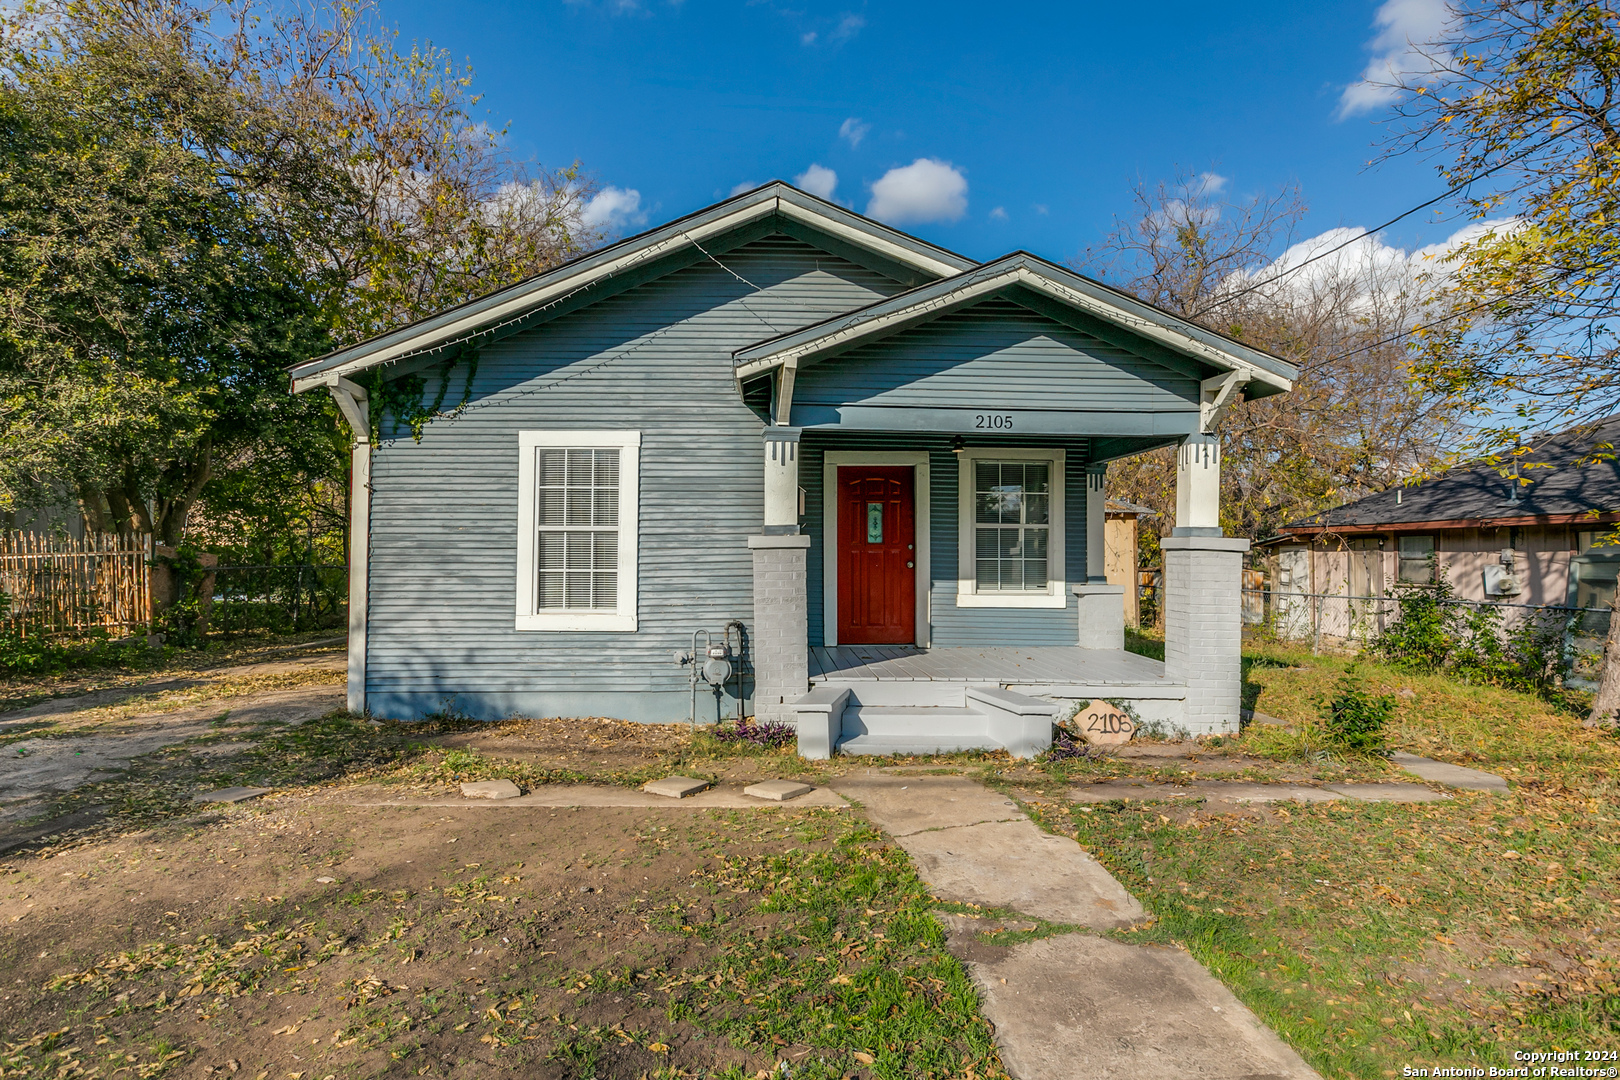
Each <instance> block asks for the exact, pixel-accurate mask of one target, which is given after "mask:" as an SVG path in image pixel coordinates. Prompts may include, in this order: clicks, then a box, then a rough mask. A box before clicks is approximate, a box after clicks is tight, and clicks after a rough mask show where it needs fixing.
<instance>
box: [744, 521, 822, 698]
mask: <svg viewBox="0 0 1620 1080" xmlns="http://www.w3.org/2000/svg"><path fill="white" fill-rule="evenodd" d="M748 546H749V548H750V549H751V550H752V551H753V555H754V716H755V718H756V719H758V720H761V721H776V722H778V723H788V724H792V723H795V722H796V721H797V718H798V714H797V713H796V712H795V711H794V709H793V703H794V702H795V701H798V700H799V698H801V697H803V696H804V692H805V688H806V687H807V686H808V685H809V682H810V659H809V658H810V638H809V622H808V610H809V608H808V591H807V586H806V582H807V579H808V575H807V558H808V555H809V552H810V538H809V537H808V536H804V535H800V534H786V535H773V534H769V533H767V534H764V535H758V536H750V537H749V538H748Z"/></svg>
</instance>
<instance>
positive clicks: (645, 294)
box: [292, 183, 1296, 756]
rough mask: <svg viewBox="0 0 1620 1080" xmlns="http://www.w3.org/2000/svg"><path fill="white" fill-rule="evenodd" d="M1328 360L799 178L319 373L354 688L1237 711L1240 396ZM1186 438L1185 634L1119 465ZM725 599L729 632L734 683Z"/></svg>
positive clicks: (577, 712) (517, 701)
mask: <svg viewBox="0 0 1620 1080" xmlns="http://www.w3.org/2000/svg"><path fill="white" fill-rule="evenodd" d="M1295 374H1296V373H1295V370H1294V369H1293V368H1292V367H1290V366H1289V365H1288V364H1287V363H1285V362H1283V361H1281V360H1279V359H1277V358H1276V357H1274V356H1271V355H1269V354H1267V353H1264V352H1261V351H1260V350H1257V349H1254V348H1251V347H1249V346H1247V345H1244V344H1242V343H1241V342H1238V341H1233V340H1231V339H1229V338H1226V337H1223V336H1221V335H1219V334H1216V333H1213V332H1211V331H1210V330H1207V329H1205V328H1203V327H1200V326H1197V325H1194V324H1192V323H1189V322H1186V321H1184V320H1182V319H1179V318H1176V317H1175V316H1172V315H1170V314H1168V313H1166V312H1164V311H1160V310H1158V309H1156V308H1154V307H1152V306H1150V305H1148V304H1144V303H1142V302H1141V301H1138V300H1135V299H1133V298H1131V297H1129V296H1127V295H1125V294H1122V293H1120V292H1117V291H1115V290H1114V289H1111V288H1108V287H1107V286H1105V285H1101V284H1099V283H1097V282H1095V281H1092V280H1090V279H1087V278H1085V277H1081V276H1079V275H1077V274H1074V273H1073V272H1071V271H1069V270H1066V269H1064V268H1062V267H1059V266H1056V265H1053V264H1051V263H1048V262H1045V261H1044V260H1042V259H1039V258H1036V257H1035V256H1033V255H1028V254H1025V253H1023V252H1014V253H1012V254H1010V255H1006V256H1004V257H1002V258H999V259H996V260H994V261H992V262H987V263H976V262H974V261H972V260H971V259H967V258H964V257H962V256H960V255H956V254H953V253H952V252H949V251H946V250H944V249H942V248H938V247H935V246H933V245H931V244H928V243H925V242H924V241H921V240H919V239H917V238H915V237H912V236H908V235H906V234H905V233H902V232H899V231H897V230H894V229H891V228H887V227H885V226H883V225H880V224H877V223H876V222H873V221H869V220H867V219H865V218H862V217H860V216H859V215H857V214H854V213H851V212H850V211H848V210H845V209H843V208H841V207H838V206H835V205H833V204H831V203H828V202H824V201H822V200H820V199H817V198H815V197H813V196H811V195H807V194H805V193H804V192H801V191H799V190H797V189H795V188H793V187H790V186H788V185H786V184H782V183H772V184H767V185H765V186H764V187H761V188H758V189H757V190H754V191H751V192H748V193H747V194H744V195H739V196H737V197H735V198H732V199H728V200H726V201H725V202H722V203H719V204H717V205H715V206H712V207H710V208H708V209H706V210H703V211H700V212H698V213H696V214H692V215H690V216H688V217H684V218H681V219H679V220H677V221H674V222H671V223H670V224H668V225H664V226H662V227H660V228H656V229H653V230H651V231H649V232H646V233H643V234H642V235H640V236H636V237H632V238H630V239H628V240H624V241H622V242H620V243H617V244H614V245H613V246H611V247H607V248H604V249H603V250H601V251H598V252H596V253H594V254H592V255H590V256H587V257H585V258H581V259H579V260H577V261H575V262H571V263H569V264H567V265H565V266H562V267H559V268H558V269H556V270H553V271H551V272H549V273H546V274H542V275H540V276H538V277H535V278H531V279H530V280H527V281H524V282H521V283H519V284H517V285H514V286H511V287H509V288H507V289H503V290H501V291H500V292H497V293H494V294H492V295H490V296H487V297H484V298H482V299H479V300H476V301H473V302H471V303H468V304H464V305H462V306H460V307H457V308H454V309H451V310H449V311H446V312H444V313H442V314H440V315H437V316H435V317H433V318H430V319H426V320H424V321H422V322H419V323H416V324H414V325H411V326H406V327H403V328H401V329H399V330H396V331H393V332H392V333H388V334H385V335H383V336H381V337H378V338H375V339H373V340H371V341H367V342H364V343H362V344H359V345H356V346H354V347H352V348H348V349H344V350H341V351H339V352H335V353H332V354H330V355H327V356H323V357H319V358H317V359H313V360H310V361H309V362H307V363H304V364H302V365H299V366H298V367H296V368H295V369H294V370H293V372H292V385H293V389H294V391H295V392H303V391H307V390H311V389H315V388H325V389H326V390H327V391H329V392H330V393H331V394H332V395H333V397H334V398H335V399H336V400H337V402H338V404H339V406H340V407H341V409H342V410H343V413H344V415H345V417H346V418H347V419H348V421H349V423H350V425H351V426H352V428H353V432H354V437H355V453H354V472H353V475H354V483H353V507H352V510H353V513H352V527H353V530H354V535H353V543H352V548H351V549H352V551H353V564H352V567H351V584H350V635H349V642H350V644H349V651H350V656H349V707H350V708H351V709H353V710H355V711H362V710H369V711H370V712H372V713H373V714H376V715H380V716H390V717H399V718H411V717H420V716H422V715H424V714H427V713H429V712H433V711H435V710H439V709H441V708H444V707H445V706H446V705H447V704H450V705H452V706H453V707H454V708H456V709H457V710H459V711H461V712H464V713H468V714H470V715H473V716H475V717H483V718H491V719H495V718H501V717H506V716H510V715H528V716H612V717H620V718H626V719H634V720H645V721H670V720H678V719H685V718H686V717H687V716H688V715H689V712H690V710H691V709H692V700H693V694H694V689H693V687H694V681H696V684H697V685H698V686H699V687H700V688H701V689H702V691H703V692H702V693H701V694H699V695H698V705H697V708H698V715H699V718H700V719H710V718H712V717H713V716H714V715H715V710H716V709H719V710H720V711H722V712H724V713H725V714H727V715H733V714H735V713H736V712H737V711H738V710H741V709H746V711H747V712H748V713H752V714H753V715H755V716H757V717H758V718H760V719H772V720H781V721H786V722H788V723H793V724H796V725H797V726H798V729H799V737H800V748H801V751H802V752H804V753H805V754H807V755H810V756H825V755H827V754H830V753H834V752H838V751H842V752H846V753H855V752H889V751H892V750H944V749H951V748H956V747H974V746H980V747H993V746H1004V747H1006V748H1008V749H1009V750H1011V751H1012V752H1013V753H1015V754H1019V755H1024V756H1028V755H1030V754H1033V753H1036V752H1038V751H1039V750H1040V749H1042V748H1044V747H1045V746H1046V745H1047V744H1048V740H1049V736H1050V721H1051V718H1052V716H1053V714H1054V712H1055V711H1056V710H1058V709H1060V708H1061V707H1062V705H1063V703H1064V702H1065V701H1067V700H1073V699H1079V700H1089V699H1090V698H1094V697H1101V698H1108V699H1112V700H1124V701H1127V702H1129V703H1130V704H1131V705H1132V707H1133V708H1134V709H1135V710H1136V712H1137V713H1138V714H1139V715H1140V716H1141V717H1142V718H1143V719H1147V720H1160V721H1164V722H1166V723H1168V724H1173V725H1177V726H1180V727H1183V728H1186V729H1187V730H1189V731H1192V732H1195V733H1197V732H1217V731H1233V730H1236V728H1237V724H1238V708H1239V701H1238V696H1239V661H1238V645H1239V625H1240V624H1239V617H1240V616H1239V581H1240V569H1241V559H1242V553H1243V552H1244V551H1245V550H1246V549H1247V547H1248V541H1247V540H1242V539H1234V538H1229V537H1225V536H1223V535H1222V534H1221V530H1220V525H1219V493H1220V483H1219V478H1220V443H1219V440H1218V438H1217V437H1216V436H1215V435H1214V434H1212V432H1213V430H1214V426H1215V425H1216V423H1217V422H1218V421H1219V419H1220V417H1221V415H1222V413H1223V412H1224V411H1225V410H1226V409H1227V408H1228V407H1229V406H1231V405H1232V404H1233V403H1235V402H1237V401H1239V400H1242V399H1245V398H1255V397H1260V396H1264V395H1269V394H1275V393H1281V392H1284V391H1286V390H1288V389H1289V388H1290V386H1291V380H1292V379H1293V378H1294V377H1295ZM374 413H375V414H376V415H373V414H374ZM373 421H375V426H374V424H373ZM413 426H414V428H415V430H414V431H413ZM1172 445H1174V446H1179V447H1180V459H1179V462H1180V463H1179V467H1178V471H1177V481H1176V483H1177V496H1176V499H1177V512H1176V523H1175V530H1174V534H1173V535H1172V536H1170V537H1167V538H1166V539H1165V541H1164V551H1165V593H1166V597H1165V633H1166V659H1165V662H1164V663H1162V664H1161V663H1158V662H1155V661H1152V660H1148V659H1146V658H1144V657H1141V656H1137V655H1134V654H1130V653H1126V652H1125V651H1124V648H1123V626H1122V614H1121V597H1120V586H1117V585H1109V584H1107V582H1106V579H1105V576H1104V571H1103V542H1102V533H1103V521H1104V500H1103V488H1104V478H1105V474H1106V470H1107V467H1108V463H1109V462H1110V461H1113V460H1117V459H1119V458H1122V457H1125V456H1128V455H1132V454H1139V453H1142V452H1143V451H1146V450H1151V449H1154V448H1156V447H1162V446H1172ZM728 626H729V630H728ZM696 631H707V632H708V635H709V637H710V638H711V639H712V641H713V642H714V643H716V644H717V645H718V644H719V643H721V642H724V641H727V640H728V636H729V642H730V652H729V655H728V656H727V657H725V660H726V663H725V664H723V665H717V666H719V667H722V668H723V667H728V666H729V667H730V668H732V670H733V672H734V673H735V674H734V675H733V677H732V678H730V679H729V680H726V681H725V682H724V684H723V685H722V686H721V687H720V690H719V696H715V695H711V694H710V693H709V688H708V684H707V683H706V682H704V681H703V680H702V678H701V669H702V668H703V667H704V663H705V660H706V656H707V654H706V653H705V652H704V649H703V641H704V639H703V638H702V637H701V636H699V637H697V638H696V639H695V638H694V633H695V632H696ZM694 640H696V642H697V645H698V651H699V653H700V655H698V656H697V657H696V659H695V661H688V662H686V663H682V662H679V661H678V660H677V654H681V653H685V652H690V651H691V650H692V649H693V646H694ZM694 664H695V665H696V667H695V668H694ZM709 670H710V671H711V672H714V668H713V667H711V668H710V669H709ZM721 673H723V672H721ZM739 693H740V694H741V695H742V698H741V700H738V695H739Z"/></svg>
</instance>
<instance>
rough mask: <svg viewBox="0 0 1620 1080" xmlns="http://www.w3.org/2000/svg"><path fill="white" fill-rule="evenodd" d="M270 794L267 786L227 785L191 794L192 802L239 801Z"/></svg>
mask: <svg viewBox="0 0 1620 1080" xmlns="http://www.w3.org/2000/svg"><path fill="white" fill-rule="evenodd" d="M268 794H270V789H269V788H262V787H228V788H220V789H219V790H218V791H205V792H203V793H202V794H200V795H193V796H192V797H191V801H192V802H222V803H239V802H246V801H247V800H249V799H257V798H258V797H259V796H260V795H268Z"/></svg>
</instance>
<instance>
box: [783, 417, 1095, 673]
mask: <svg viewBox="0 0 1620 1080" xmlns="http://www.w3.org/2000/svg"><path fill="white" fill-rule="evenodd" d="M803 439H804V441H803V442H802V443H801V444H800V458H799V485H800V486H801V487H803V488H804V489H805V515H804V519H803V528H804V531H805V532H806V533H808V534H809V536H810V558H809V564H808V565H809V582H808V587H809V594H810V595H809V631H810V645H811V647H813V648H814V647H819V646H822V645H824V644H826V633H825V630H826V617H827V611H826V601H825V581H826V559H827V557H828V556H827V552H826V550H825V546H824V537H823V533H822V529H823V516H822V515H823V512H824V510H823V495H824V493H823V490H822V483H823V480H822V477H823V469H822V465H823V461H824V456H823V455H824V454H825V453H826V452H827V451H829V450H833V451H838V450H913V451H914V450H927V451H928V468H929V480H930V484H929V517H930V520H929V537H930V541H931V543H930V546H929V549H928V551H929V560H930V563H931V564H932V565H931V567H930V572H931V575H932V577H933V584H932V588H931V589H930V592H929V611H930V615H931V617H930V630H931V637H930V639H929V643H930V644H931V645H933V646H934V647H936V648H944V647H948V646H959V645H1019V646H1035V645H1073V644H1075V643H1076V642H1077V641H1078V640H1079V634H1080V622H1079V609H1078V606H1077V604H1078V602H1077V600H1076V598H1075V596H1074V595H1073V594H1072V593H1069V592H1067V589H1065V606H1064V607H1062V608H1055V607H1054V608H988V607H972V608H959V607H957V606H956V590H957V564H958V555H959V551H960V548H959V544H960V536H961V534H960V531H959V522H960V520H961V518H960V514H959V511H958V497H959V496H958V487H957V485H958V480H959V469H958V459H957V456H956V455H955V454H954V453H952V451H951V445H950V444H951V437H950V436H948V435H935V434H917V435H912V434H905V435H901V434H879V433H870V434H858V433H843V432H840V433H837V434H831V433H824V432H818V431H813V430H812V431H806V432H805V433H804V436H803ZM971 445H973V446H975V447H977V446H1028V447H1042V448H1053V447H1056V448H1061V449H1063V450H1064V451H1065V464H1064V473H1063V475H1064V502H1065V505H1064V525H1065V532H1066V534H1067V535H1066V536H1065V537H1064V555H1063V558H1064V564H1065V570H1064V573H1065V574H1066V576H1067V578H1068V580H1069V582H1071V583H1072V582H1074V581H1077V580H1079V579H1078V578H1077V577H1076V575H1077V574H1081V573H1083V572H1084V569H1085V565H1086V525H1085V512H1084V511H1085V498H1086V478H1085V467H1086V463H1087V460H1088V457H1089V454H1090V445H1091V440H1090V439H1088V438H1084V437H1076V436H1063V437H1059V436H1039V437H1032V438H1000V439H997V438H991V437H986V438H983V439H973V440H971Z"/></svg>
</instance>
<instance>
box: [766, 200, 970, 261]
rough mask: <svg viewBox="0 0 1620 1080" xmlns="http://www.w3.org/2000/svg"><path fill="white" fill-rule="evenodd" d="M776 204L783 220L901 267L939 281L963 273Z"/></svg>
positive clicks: (812, 213) (808, 211)
mask: <svg viewBox="0 0 1620 1080" xmlns="http://www.w3.org/2000/svg"><path fill="white" fill-rule="evenodd" d="M778 202H779V205H778V206H777V209H778V210H779V211H780V212H781V214H782V216H783V217H787V218H792V219H793V220H795V221H799V222H803V223H804V224H806V225H810V226H813V227H815V228H816V229H819V230H820V231H822V232H825V233H827V234H829V235H831V236H836V237H838V239H840V240H847V241H849V242H850V243H851V244H854V245H856V246H857V247H863V248H866V249H867V250H869V251H875V252H877V253H879V254H880V255H886V256H887V257H889V258H891V259H893V260H894V261H895V262H897V263H901V264H902V265H905V266H915V267H917V268H918V269H920V270H926V271H928V272H929V273H931V274H937V275H939V276H940V277H942V278H946V277H955V276H956V275H957V274H960V273H961V272H962V270H963V267H961V266H959V265H957V264H955V263H948V262H943V261H941V260H939V259H935V258H933V257H931V256H928V255H924V254H923V253H922V252H920V251H917V250H915V249H913V248H909V247H905V246H904V245H902V244H896V243H892V242H890V241H888V240H885V239H883V238H882V237H879V236H874V235H873V234H872V233H870V232H867V231H865V230H863V229H857V228H854V227H853V226H850V225H846V224H844V223H843V222H841V221H835V220H833V219H832V218H829V217H826V216H824V215H822V214H818V213H816V212H815V211H814V210H811V209H809V208H807V207H803V206H800V205H799V204H797V203H795V202H790V201H788V200H786V199H780V200H778Z"/></svg>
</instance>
